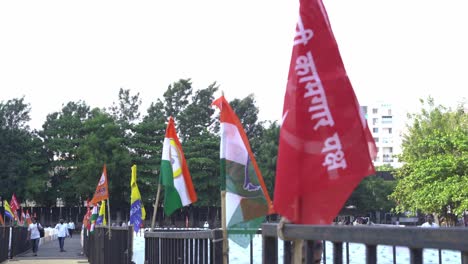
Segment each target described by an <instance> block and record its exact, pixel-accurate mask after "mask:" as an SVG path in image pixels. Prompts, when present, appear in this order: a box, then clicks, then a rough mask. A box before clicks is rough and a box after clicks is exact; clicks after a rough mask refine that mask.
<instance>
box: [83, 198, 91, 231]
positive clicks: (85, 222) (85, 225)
mask: <svg viewBox="0 0 468 264" xmlns="http://www.w3.org/2000/svg"><path fill="white" fill-rule="evenodd" d="M89 205H90V202H89V200H87V201H86V207H87V210H86V214H85V215H84V217H83V228H86V229H88V231H89V230H90V229H91V221H90V219H91V213H92V211H91V209H90V208H89Z"/></svg>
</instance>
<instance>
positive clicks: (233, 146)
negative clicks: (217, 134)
mask: <svg viewBox="0 0 468 264" xmlns="http://www.w3.org/2000/svg"><path fill="white" fill-rule="evenodd" d="M221 135H222V136H221V153H220V155H221V158H222V159H223V158H225V159H227V160H231V161H235V162H237V163H239V164H244V165H246V164H247V157H248V156H249V153H248V152H247V149H246V148H245V145H244V142H243V141H242V138H241V136H240V134H239V130H238V129H237V127H236V126H235V125H232V124H230V123H225V122H224V123H221Z"/></svg>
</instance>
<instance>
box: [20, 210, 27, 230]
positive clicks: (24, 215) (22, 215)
mask: <svg viewBox="0 0 468 264" xmlns="http://www.w3.org/2000/svg"><path fill="white" fill-rule="evenodd" d="M19 225H22V226H26V225H27V222H26V214H25V213H24V210H23V208H21V220H20V222H19Z"/></svg>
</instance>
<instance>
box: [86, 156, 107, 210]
mask: <svg viewBox="0 0 468 264" xmlns="http://www.w3.org/2000/svg"><path fill="white" fill-rule="evenodd" d="M107 199H109V187H108V184H107V168H106V165H105V164H104V167H103V169H102V174H101V178H99V182H98V185H97V187H96V191H95V192H94V196H93V199H91V202H90V203H91V204H94V205H96V204H97V203H98V202H100V201H102V200H107Z"/></svg>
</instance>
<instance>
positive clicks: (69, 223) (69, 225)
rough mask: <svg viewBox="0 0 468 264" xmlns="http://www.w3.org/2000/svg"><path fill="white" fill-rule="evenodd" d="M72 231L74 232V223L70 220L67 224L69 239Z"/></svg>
mask: <svg viewBox="0 0 468 264" xmlns="http://www.w3.org/2000/svg"><path fill="white" fill-rule="evenodd" d="M73 231H75V223H73V221H72V220H70V222H68V234H69V235H70V238H72V237H73Z"/></svg>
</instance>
